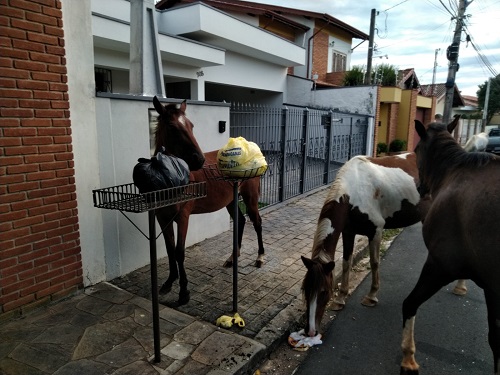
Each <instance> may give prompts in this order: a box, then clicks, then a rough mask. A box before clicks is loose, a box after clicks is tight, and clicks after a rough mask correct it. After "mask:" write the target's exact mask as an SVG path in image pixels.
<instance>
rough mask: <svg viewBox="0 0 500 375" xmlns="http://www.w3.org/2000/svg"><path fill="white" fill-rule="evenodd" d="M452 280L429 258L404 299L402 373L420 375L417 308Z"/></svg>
mask: <svg viewBox="0 0 500 375" xmlns="http://www.w3.org/2000/svg"><path fill="white" fill-rule="evenodd" d="M450 281H451V278H449V277H447V276H446V275H445V274H444V273H443V271H442V270H441V269H439V268H438V267H436V266H435V265H433V264H432V262H431V261H429V258H427V261H426V262H425V264H424V267H423V269H422V272H421V273H420V278H419V279H418V281H417V284H416V285H415V288H413V290H412V291H411V293H410V294H409V295H408V297H406V299H405V300H404V301H403V338H402V341H401V349H402V351H403V360H402V361H401V371H400V375H418V368H419V365H418V363H417V361H416V360H415V351H416V347H415V338H414V325H415V316H416V314H417V310H418V308H419V307H420V305H422V304H423V303H424V302H425V301H427V300H428V299H429V298H430V297H432V296H433V295H434V294H435V293H436V292H438V291H439V289H441V288H442V287H443V286H445V285H446V284H448V283H449V282H450Z"/></svg>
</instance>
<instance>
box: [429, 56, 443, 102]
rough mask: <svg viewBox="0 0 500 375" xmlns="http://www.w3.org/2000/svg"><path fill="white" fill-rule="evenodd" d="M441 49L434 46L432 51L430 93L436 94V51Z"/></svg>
mask: <svg viewBox="0 0 500 375" xmlns="http://www.w3.org/2000/svg"><path fill="white" fill-rule="evenodd" d="M439 51H441V48H436V51H435V53H434V69H433V70H432V86H431V87H432V92H431V95H436V69H437V65H438V64H437V58H438V52H439Z"/></svg>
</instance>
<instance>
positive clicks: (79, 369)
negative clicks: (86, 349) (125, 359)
mask: <svg viewBox="0 0 500 375" xmlns="http://www.w3.org/2000/svg"><path fill="white" fill-rule="evenodd" d="M107 373H109V366H107V365H105V364H103V363H99V362H94V361H91V360H89V359H80V360H78V361H73V362H69V363H68V364H66V365H64V366H62V367H61V368H60V369H59V370H57V371H56V372H54V374H53V375H89V374H107ZM137 374H139V373H137Z"/></svg>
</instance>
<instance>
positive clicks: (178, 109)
mask: <svg viewBox="0 0 500 375" xmlns="http://www.w3.org/2000/svg"><path fill="white" fill-rule="evenodd" d="M153 104H154V107H155V109H156V112H158V125H157V126H156V131H155V154H156V153H157V152H159V151H160V150H161V149H162V147H165V153H166V154H168V155H173V156H176V157H178V158H181V159H183V160H184V161H185V162H186V163H187V164H188V166H189V169H190V170H192V171H196V170H198V169H200V168H202V167H203V163H204V162H205V156H204V155H203V152H202V151H201V149H200V146H199V145H198V141H197V140H196V138H195V137H194V133H193V127H194V126H193V124H192V122H191V121H189V119H188V118H187V117H186V113H185V112H186V101H184V102H182V104H181V105H180V106H177V105H175V104H168V105H166V106H164V105H162V104H161V103H160V101H159V100H158V98H157V97H156V96H155V97H154V98H153Z"/></svg>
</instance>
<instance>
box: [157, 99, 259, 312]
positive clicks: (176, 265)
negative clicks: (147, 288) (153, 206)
mask: <svg viewBox="0 0 500 375" xmlns="http://www.w3.org/2000/svg"><path fill="white" fill-rule="evenodd" d="M153 104H154V107H155V109H156V111H157V112H158V125H157V127H156V132H155V147H156V150H155V154H156V152H158V151H159V150H161V148H162V147H165V153H167V154H169V155H174V156H177V157H179V158H181V159H183V160H184V161H186V163H187V164H188V165H189V168H190V170H191V174H190V181H193V182H202V181H205V182H206V189H207V196H206V197H205V198H201V199H196V200H192V201H189V202H187V203H182V204H179V205H176V206H170V207H166V208H163V209H160V210H158V211H157V212H156V218H157V220H158V223H159V224H160V226H161V228H162V229H163V237H164V238H165V244H166V247H167V254H168V262H169V276H168V278H167V280H166V281H165V283H164V284H163V285H162V287H161V288H160V293H161V294H165V293H168V292H169V291H170V290H171V288H172V284H173V283H174V281H175V280H177V279H178V278H179V286H180V292H179V301H178V303H179V304H180V305H182V304H186V303H187V302H188V301H189V290H188V288H187V284H188V280H187V275H186V271H185V269H184V254H185V243H186V234H187V230H188V224H189V215H191V214H202V213H208V212H215V211H217V210H220V209H221V208H224V207H226V208H227V210H228V211H229V214H230V215H231V216H233V203H234V202H233V195H234V194H233V184H232V182H228V181H224V180H223V179H222V176H221V175H220V173H219V172H218V170H217V168H216V165H217V150H215V151H211V152H207V153H205V154H203V153H202V151H201V150H200V147H199V146H198V142H197V141H196V138H195V137H194V134H193V124H192V123H191V121H189V119H188V118H187V117H186V113H185V112H186V102H185V101H184V102H183V103H182V104H181V105H180V106H176V105H175V104H169V105H166V106H164V105H162V104H161V103H160V101H159V100H158V98H157V97H156V96H155V97H154V98H153ZM214 167H215V168H214ZM239 193H240V195H241V197H242V198H243V201H244V202H245V205H246V208H247V213H248V216H249V218H250V220H251V221H252V222H253V226H254V228H255V232H256V233H257V239H258V245H259V250H258V257H257V260H256V266H257V267H260V266H262V263H263V261H264V244H263V242H262V220H261V217H260V214H259V209H258V199H259V195H260V177H255V178H251V179H248V180H245V181H244V182H242V183H241V184H240V186H239ZM173 222H175V223H177V244H176V243H175V237H174V229H173ZM244 227H245V216H244V215H243V213H242V212H241V210H238V247H241V241H242V237H243V229H244ZM238 250H239V249H238ZM232 261H233V259H232V255H231V256H229V258H228V259H227V260H226V262H225V264H224V266H226V267H229V266H231V265H232Z"/></svg>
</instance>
